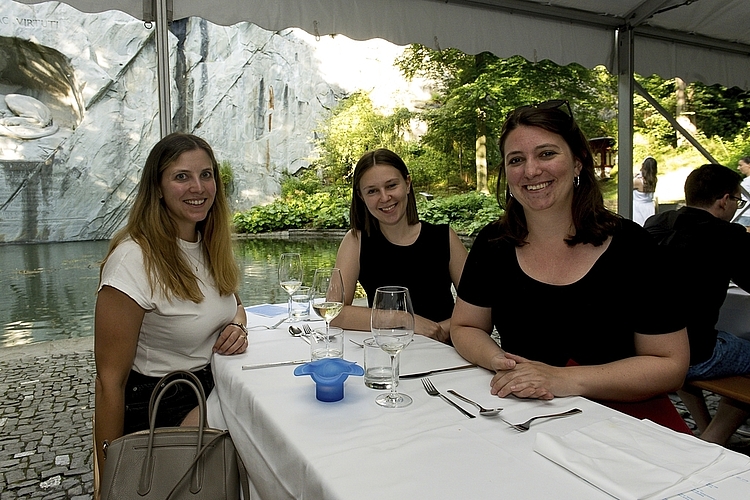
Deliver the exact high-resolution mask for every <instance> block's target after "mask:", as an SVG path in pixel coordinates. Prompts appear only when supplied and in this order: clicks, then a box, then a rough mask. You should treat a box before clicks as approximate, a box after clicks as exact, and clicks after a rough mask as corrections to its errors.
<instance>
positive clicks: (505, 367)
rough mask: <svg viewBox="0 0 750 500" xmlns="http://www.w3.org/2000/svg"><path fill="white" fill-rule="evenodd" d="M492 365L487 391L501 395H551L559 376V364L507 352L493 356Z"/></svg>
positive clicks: (534, 397) (553, 395) (539, 396)
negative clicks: (491, 374)
mask: <svg viewBox="0 0 750 500" xmlns="http://www.w3.org/2000/svg"><path fill="white" fill-rule="evenodd" d="M492 367H493V369H495V371H496V373H495V376H494V377H492V381H491V382H490V386H491V389H490V392H491V393H492V394H495V395H497V396H498V397H501V398H504V397H506V396H508V395H510V394H513V395H514V396H516V397H519V398H532V399H553V398H554V397H555V385H556V384H559V382H560V380H561V373H560V370H562V368H559V367H554V366H550V365H547V364H545V363H539V362H537V361H530V360H528V359H526V358H524V357H522V356H516V355H515V354H510V353H503V354H502V355H499V356H495V357H494V358H493V359H492ZM558 395H561V394H558Z"/></svg>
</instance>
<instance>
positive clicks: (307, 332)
mask: <svg viewBox="0 0 750 500" xmlns="http://www.w3.org/2000/svg"><path fill="white" fill-rule="evenodd" d="M302 329H303V330H304V331H305V335H307V336H308V337H309V336H310V335H312V334H313V331H312V328H310V325H308V324H307V323H305V324H304V325H302Z"/></svg>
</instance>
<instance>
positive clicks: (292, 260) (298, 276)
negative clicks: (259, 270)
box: [279, 253, 304, 322]
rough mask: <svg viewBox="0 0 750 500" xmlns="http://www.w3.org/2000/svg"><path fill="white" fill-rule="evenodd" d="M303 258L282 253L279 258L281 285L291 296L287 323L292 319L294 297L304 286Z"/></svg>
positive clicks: (296, 254)
mask: <svg viewBox="0 0 750 500" xmlns="http://www.w3.org/2000/svg"><path fill="white" fill-rule="evenodd" d="M303 274H304V269H303V268H302V257H300V254H298V253H282V254H281V258H279V285H281V288H283V289H284V291H285V292H286V293H287V294H288V295H289V302H288V309H289V311H288V316H287V319H286V320H287V321H288V322H291V321H293V319H292V295H294V292H296V291H297V290H298V289H299V287H300V286H302V275H303Z"/></svg>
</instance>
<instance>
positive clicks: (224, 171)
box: [219, 160, 234, 195]
mask: <svg viewBox="0 0 750 500" xmlns="http://www.w3.org/2000/svg"><path fill="white" fill-rule="evenodd" d="M219 179H220V180H221V183H222V184H223V185H224V192H225V193H227V195H229V194H230V193H231V192H232V191H233V190H234V170H233V169H232V164H231V163H229V162H228V161H226V160H225V161H221V162H219Z"/></svg>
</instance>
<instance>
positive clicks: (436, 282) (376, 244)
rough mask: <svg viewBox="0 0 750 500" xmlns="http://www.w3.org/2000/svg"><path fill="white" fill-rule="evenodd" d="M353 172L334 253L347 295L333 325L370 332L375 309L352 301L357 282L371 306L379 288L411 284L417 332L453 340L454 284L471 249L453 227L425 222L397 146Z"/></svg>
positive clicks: (381, 151)
mask: <svg viewBox="0 0 750 500" xmlns="http://www.w3.org/2000/svg"><path fill="white" fill-rule="evenodd" d="M353 177H354V178H353V182H352V203H351V208H350V219H351V229H350V230H349V231H348V232H347V233H346V236H344V239H343V240H342V241H341V245H340V246H339V250H338V254H337V255H336V267H337V268H339V269H341V276H342V278H343V280H344V291H345V293H346V297H345V301H344V308H343V310H342V311H341V313H340V314H339V315H338V317H336V319H334V320H333V321H332V322H331V324H332V325H335V326H340V327H342V328H347V329H350V330H369V329H370V309H369V308H366V307H360V306H354V305H352V302H353V299H354V290H355V287H356V284H357V280H359V282H360V284H361V285H362V287H363V288H364V289H365V292H367V301H368V304H369V305H370V306H372V301H373V298H374V297H375V290H376V289H377V288H378V287H380V286H387V285H398V286H405V287H407V288H408V289H409V292H410V295H411V300H412V304H413V306H414V313H415V325H414V333H417V334H420V335H425V336H428V337H431V338H434V339H437V340H439V341H441V342H448V341H449V332H450V317H451V313H452V312H453V304H454V298H453V292H452V290H451V286H452V285H453V286H458V280H459V278H460V277H461V270H462V269H463V267H464V262H465V261H466V255H467V252H466V248H465V247H464V245H463V243H461V240H460V239H459V238H458V236H457V235H456V233H455V232H454V231H453V229H451V228H450V226H448V224H439V225H433V224H430V223H427V222H424V221H420V220H419V215H418V214H417V202H416V199H415V197H414V189H413V188H412V184H411V176H410V175H409V170H408V169H407V168H406V164H405V163H404V161H403V160H402V159H401V157H399V156H398V155H397V154H396V153H394V152H393V151H390V150H388V149H377V150H375V151H370V152H367V153H365V154H364V155H362V157H361V158H360V159H359V161H358V162H357V165H356V167H355V168H354V176H353Z"/></svg>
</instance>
